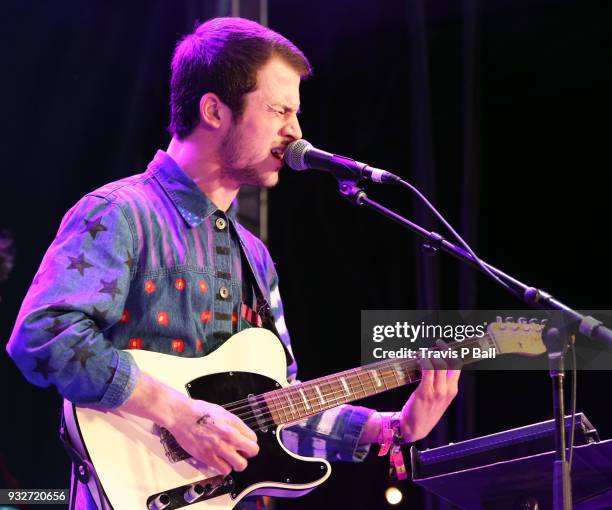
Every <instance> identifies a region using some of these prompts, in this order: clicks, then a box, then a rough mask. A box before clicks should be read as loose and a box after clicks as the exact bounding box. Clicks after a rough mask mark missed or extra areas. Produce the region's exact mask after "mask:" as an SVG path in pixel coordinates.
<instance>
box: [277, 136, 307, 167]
mask: <svg viewBox="0 0 612 510" xmlns="http://www.w3.org/2000/svg"><path fill="white" fill-rule="evenodd" d="M310 149H312V145H311V144H310V143H309V142H307V141H306V140H304V139H303V138H301V139H300V140H296V141H295V142H291V143H290V144H289V145H287V149H286V150H285V155H284V160H285V163H287V166H288V167H289V168H292V169H293V170H306V169H307V168H308V165H307V164H306V162H305V161H304V156H305V155H306V153H307V152H308V151H309V150H310Z"/></svg>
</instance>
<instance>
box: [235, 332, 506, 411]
mask: <svg viewBox="0 0 612 510" xmlns="http://www.w3.org/2000/svg"><path fill="white" fill-rule="evenodd" d="M482 339H485V340H491V342H492V343H493V346H495V344H494V342H493V341H492V339H491V337H490V335H489V334H488V333H487V334H486V335H484V336H483V337H482ZM482 339H480V340H482ZM480 340H473V341H468V342H466V343H465V344H462V346H463V347H465V346H468V345H469V346H472V344H474V345H476V344H479V343H480ZM411 361H412V360H406V359H399V360H398V358H395V359H393V358H390V359H387V360H384V361H381V362H377V363H372V364H370V365H365V366H363V367H358V368H355V369H350V370H346V371H344V372H340V373H338V374H335V375H332V376H325V377H321V378H319V379H315V380H314V381H307V382H305V383H301V384H300V385H297V387H298V388H299V387H301V386H302V385H307V384H312V383H314V382H315V381H317V380H320V381H322V380H324V379H327V378H330V377H341V376H342V375H343V374H349V377H354V375H350V374H351V372H355V371H358V370H361V371H366V370H373V369H375V367H383V366H385V367H387V366H390V365H393V364H398V363H400V364H401V363H406V362H411ZM415 363H416V362H415ZM370 367H371V368H370ZM289 387H291V386H289ZM289 387H286V388H282V389H281V391H282V390H284V389H287V388H289ZM272 391H279V390H272ZM296 391H297V388H296ZM262 395H265V393H264V394H262ZM253 398H255V397H251V400H249V399H248V398H245V399H241V400H237V401H235V402H229V403H227V404H224V405H223V407H225V408H226V409H228V410H229V409H230V406H233V405H234V404H243V403H244V404H246V405H243V406H241V407H250V404H251V403H252V401H253ZM241 407H236V408H231V409H232V411H236V410H237V409H240V408H241Z"/></svg>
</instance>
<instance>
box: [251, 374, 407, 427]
mask: <svg viewBox="0 0 612 510" xmlns="http://www.w3.org/2000/svg"><path fill="white" fill-rule="evenodd" d="M393 380H395V378H393ZM415 381H416V379H415V380H412V379H408V380H406V382H405V383H400V384H399V385H398V386H393V387H389V386H387V385H386V384H385V385H384V389H381V391H379V392H376V393H382V392H383V391H387V390H390V389H393V388H396V387H399V386H403V385H404V384H410V383H411V382H415ZM396 384H397V383H396ZM370 386H371V387H372V388H376V387H375V386H374V385H372V384H370ZM360 392H363V393H364V395H363V396H361V395H359V393H360ZM372 394H373V393H370V392H369V391H367V390H365V389H362V390H358V391H355V392H352V395H353V396H354V398H350V399H349V401H351V400H358V399H360V398H365V397H367V396H370V395H372ZM343 395H345V394H343ZM333 400H336V401H335V402H333V403H332V405H328V406H327V405H326V406H323V405H319V406H317V405H311V410H307V409H306V408H305V406H304V404H303V403H302V406H301V407H304V409H305V411H306V412H307V414H306V415H300V412H298V417H297V418H295V417H294V416H293V412H292V411H289V413H291V417H292V419H291V420H287V416H288V413H287V409H290V408H288V407H287V406H277V405H275V403H274V402H272V405H270V402H267V404H268V407H269V408H270V409H271V411H270V412H263V413H260V415H259V417H258V416H257V415H255V416H253V417H250V416H249V417H246V416H247V415H248V414H250V413H245V415H244V416H240V415H239V417H240V418H241V419H242V420H243V421H244V423H245V424H247V425H248V426H249V427H251V428H253V427H256V428H261V427H266V426H268V425H272V424H277V423H276V420H275V418H274V414H276V415H277V416H278V418H279V419H280V420H281V423H278V425H281V424H283V420H286V421H285V423H289V422H292V421H302V420H304V419H307V418H308V417H310V416H313V415H316V414H319V413H321V412H323V411H325V410H327V409H331V408H333V407H336V406H338V405H341V404H343V403H345V402H346V401H344V397H341V396H339V397H334V398H333ZM296 407H297V406H296ZM317 407H318V409H317ZM281 410H282V411H283V414H284V416H281V415H280V411H281ZM261 416H265V417H266V419H265V420H262V419H261Z"/></svg>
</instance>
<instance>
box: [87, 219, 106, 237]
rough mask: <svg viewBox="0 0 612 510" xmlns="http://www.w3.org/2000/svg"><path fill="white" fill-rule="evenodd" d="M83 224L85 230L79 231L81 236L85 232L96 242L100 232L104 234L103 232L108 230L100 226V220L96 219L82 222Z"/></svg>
mask: <svg viewBox="0 0 612 510" xmlns="http://www.w3.org/2000/svg"><path fill="white" fill-rule="evenodd" d="M83 221H84V222H85V228H84V229H83V230H82V231H81V233H82V234H84V233H85V232H89V235H91V238H92V239H93V240H94V241H95V240H96V236H97V235H98V234H99V233H100V232H104V231H105V230H108V229H107V228H106V227H105V226H104V225H102V218H98V219H97V220H91V221H89V220H83Z"/></svg>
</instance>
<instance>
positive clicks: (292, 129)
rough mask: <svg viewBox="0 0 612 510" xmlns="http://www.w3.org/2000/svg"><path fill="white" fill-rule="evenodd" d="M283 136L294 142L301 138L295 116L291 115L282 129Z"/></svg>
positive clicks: (298, 122)
mask: <svg viewBox="0 0 612 510" xmlns="http://www.w3.org/2000/svg"><path fill="white" fill-rule="evenodd" d="M282 134H283V136H289V137H291V138H293V139H294V140H299V139H300V138H302V128H300V121H299V120H298V118H297V115H293V116H292V117H291V120H289V121H288V122H287V124H285V126H284V127H283V133H282Z"/></svg>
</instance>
